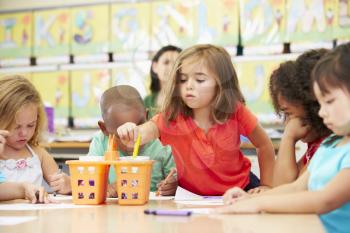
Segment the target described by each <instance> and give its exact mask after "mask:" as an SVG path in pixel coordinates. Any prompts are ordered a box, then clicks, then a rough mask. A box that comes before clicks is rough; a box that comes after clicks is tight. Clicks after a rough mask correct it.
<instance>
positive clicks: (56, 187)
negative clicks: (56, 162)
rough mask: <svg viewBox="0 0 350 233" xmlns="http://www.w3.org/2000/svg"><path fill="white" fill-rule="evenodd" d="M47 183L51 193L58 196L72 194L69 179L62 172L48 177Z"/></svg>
mask: <svg viewBox="0 0 350 233" xmlns="http://www.w3.org/2000/svg"><path fill="white" fill-rule="evenodd" d="M48 183H49V185H50V187H51V189H52V190H53V191H55V192H58V193H60V194H69V193H71V192H72V188H71V183H70V177H69V176H68V175H67V174H65V173H63V172H61V173H56V174H53V175H50V176H49V178H48Z"/></svg>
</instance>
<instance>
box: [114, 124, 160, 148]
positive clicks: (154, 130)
mask: <svg viewBox="0 0 350 233" xmlns="http://www.w3.org/2000/svg"><path fill="white" fill-rule="evenodd" d="M117 133H118V136H119V137H120V139H121V140H122V142H123V143H124V144H125V145H128V144H130V142H135V141H136V138H137V135H138V134H139V133H140V134H141V145H144V144H147V143H148V142H150V141H152V140H154V139H156V138H159V131H158V127H157V125H156V123H155V122H153V121H148V122H146V123H144V124H142V125H139V126H137V125H136V124H135V123H132V122H127V123H125V124H123V125H121V126H119V128H118V129H117Z"/></svg>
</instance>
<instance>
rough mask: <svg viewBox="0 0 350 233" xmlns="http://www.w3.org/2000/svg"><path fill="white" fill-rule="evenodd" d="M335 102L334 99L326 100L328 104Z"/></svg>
mask: <svg viewBox="0 0 350 233" xmlns="http://www.w3.org/2000/svg"><path fill="white" fill-rule="evenodd" d="M333 102H334V99H329V100H326V104H331V103H333Z"/></svg>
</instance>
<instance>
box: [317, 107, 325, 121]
mask: <svg viewBox="0 0 350 233" xmlns="http://www.w3.org/2000/svg"><path fill="white" fill-rule="evenodd" d="M318 115H319V116H320V117H321V118H324V117H325V116H326V112H325V109H324V107H322V105H321V106H320V110H318Z"/></svg>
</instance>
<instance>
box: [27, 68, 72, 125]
mask: <svg viewBox="0 0 350 233" xmlns="http://www.w3.org/2000/svg"><path fill="white" fill-rule="evenodd" d="M68 79H69V73H68V71H57V72H40V73H39V72H38V73H33V75H32V78H31V81H32V83H33V85H34V86H35V87H36V88H37V90H38V91H39V93H40V95H41V98H42V99H43V101H44V103H45V104H47V105H48V106H50V107H53V108H54V118H55V119H54V122H55V124H56V125H66V124H67V117H68V109H69V104H68V99H69V80H68Z"/></svg>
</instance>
